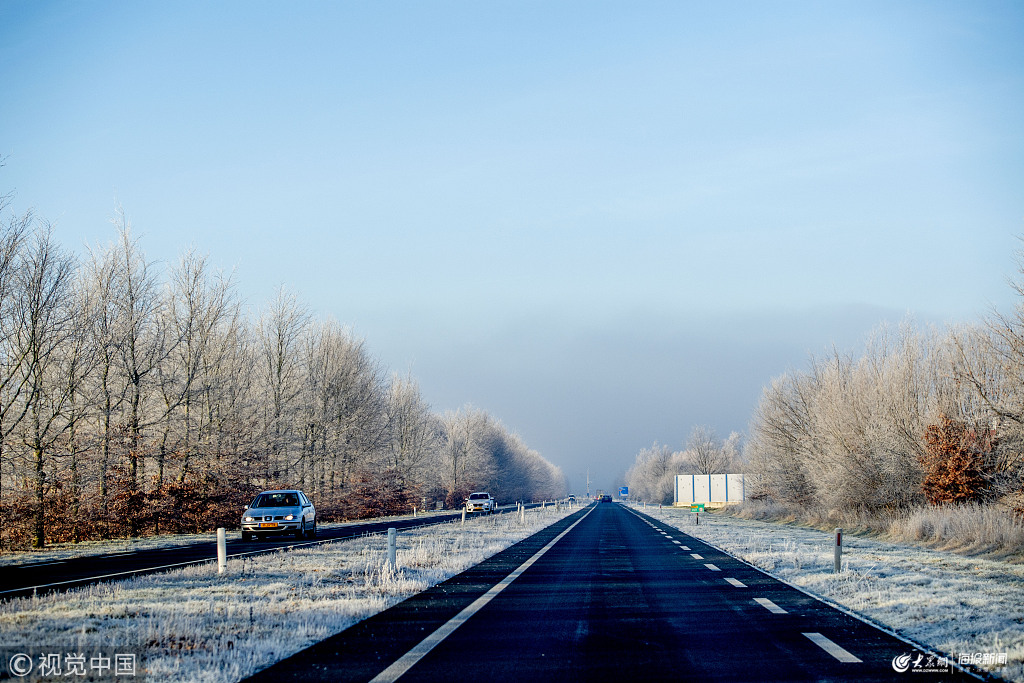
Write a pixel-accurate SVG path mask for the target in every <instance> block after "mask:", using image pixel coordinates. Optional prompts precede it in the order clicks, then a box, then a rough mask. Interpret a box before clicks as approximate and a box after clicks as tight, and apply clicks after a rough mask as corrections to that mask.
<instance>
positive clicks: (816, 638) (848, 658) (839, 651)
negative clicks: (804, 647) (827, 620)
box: [804, 633, 861, 664]
mask: <svg viewBox="0 0 1024 683" xmlns="http://www.w3.org/2000/svg"><path fill="white" fill-rule="evenodd" d="M804 635H805V636H807V637H808V638H810V640H811V642H812V643H814V644H815V645H817V646H818V647H820V648H821V649H822V650H824V651H825V652H827V653H829V654H830V655H832V656H833V657H835V658H836V659H838V660H839V661H840V662H844V663H847V664H854V663H857V662H860V661H861V660H860V659H858V658H857V657H854V656H853V655H851V654H850V653H849V652H847V651H846V650H844V649H843V648H841V647H839V646H838V645H836V644H835V643H833V642H832V641H831V640H829V639H828V638H826V637H825V636H823V635H821V634H820V633H805V634H804Z"/></svg>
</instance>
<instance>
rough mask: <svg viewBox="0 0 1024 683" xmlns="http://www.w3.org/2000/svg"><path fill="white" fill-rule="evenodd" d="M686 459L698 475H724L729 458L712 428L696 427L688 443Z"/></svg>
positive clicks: (691, 432)
mask: <svg viewBox="0 0 1024 683" xmlns="http://www.w3.org/2000/svg"><path fill="white" fill-rule="evenodd" d="M686 458H687V461H688V462H689V463H690V464H691V465H692V467H693V468H694V470H696V473H697V474H724V473H725V472H726V471H727V470H728V467H729V458H728V457H727V456H726V454H725V451H724V450H723V448H722V444H721V442H720V441H719V440H718V437H717V436H716V435H715V432H714V430H713V429H711V427H707V426H703V425H700V426H696V427H694V428H693V429H692V430H691V431H690V438H689V439H688V440H687V442H686Z"/></svg>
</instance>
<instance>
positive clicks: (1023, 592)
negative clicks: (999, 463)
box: [641, 507, 1024, 681]
mask: <svg viewBox="0 0 1024 683" xmlns="http://www.w3.org/2000/svg"><path fill="white" fill-rule="evenodd" d="M641 511H642V512H645V513H647V514H648V515H650V516H652V517H654V518H656V519H659V520H661V521H662V522H663V523H665V524H669V525H671V526H674V527H676V528H677V529H679V530H681V531H683V532H685V533H687V534H690V535H692V536H696V537H697V538H700V539H701V540H703V541H705V542H707V543H710V544H712V545H714V546H716V547H718V548H721V549H722V550H724V551H726V552H728V553H731V554H732V555H735V556H737V557H740V558H742V559H744V560H746V561H747V562H749V563H750V564H752V565H754V566H756V567H758V568H760V569H763V570H765V571H766V572H768V573H769V574H771V575H773V576H775V577H777V578H780V579H782V580H784V581H787V582H788V583H791V584H793V585H795V586H799V587H800V588H802V589H804V590H805V591H808V592H809V593H812V594H814V595H818V596H821V597H824V598H826V599H827V600H830V601H832V602H835V603H837V604H840V605H842V606H844V607H846V608H848V609H850V610H852V611H854V612H857V613H859V614H861V615H863V616H865V617H867V618H869V619H871V620H873V621H876V622H878V623H881V624H884V625H886V626H888V627H889V628H890V629H892V630H893V631H895V632H897V633H899V634H901V635H903V636H905V637H907V638H910V639H911V640H914V641H916V642H919V643H922V644H925V645H928V646H930V647H932V648H934V649H936V650H940V651H942V652H945V653H950V654H953V655H954V657H958V656H959V654H960V653H977V652H980V653H1004V652H1005V653H1006V654H1007V661H1008V664H1007V666H1006V667H1005V668H1002V669H998V670H996V673H997V674H998V675H999V676H1001V677H1003V678H1006V679H1007V680H1013V681H1024V566H1022V565H1020V564H1019V563H1011V562H1006V561H1002V560H995V559H988V558H980V557H964V556H961V555H957V554H954V553H951V552H948V551H943V550H936V549H931V548H922V547H919V546H915V545H911V544H900V543H892V542H888V541H883V540H879V539H877V538H867V537H863V536H852V535H844V537H843V544H844V549H843V571H842V572H841V573H840V574H834V573H833V572H832V569H833V548H834V537H833V534H832V533H830V532H826V531H820V530H818V529H809V528H806V527H799V526H793V525H788V524H779V523H773V522H765V521H761V520H752V519H741V518H738V517H734V516H729V515H723V514H720V513H719V514H714V513H713V514H704V515H701V516H700V525H699V526H697V525H695V524H694V516H693V515H692V514H691V513H690V512H689V510H681V509H671V508H665V509H660V510H659V509H657V508H654V507H647V508H646V509H642V510H641Z"/></svg>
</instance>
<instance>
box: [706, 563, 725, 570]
mask: <svg viewBox="0 0 1024 683" xmlns="http://www.w3.org/2000/svg"><path fill="white" fill-rule="evenodd" d="M704 566H705V567H707V568H708V569H710V570H711V571H713V572H720V571H722V570H721V569H719V568H718V567H716V566H715V565H713V564H705V565H704Z"/></svg>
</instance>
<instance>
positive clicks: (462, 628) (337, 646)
mask: <svg viewBox="0 0 1024 683" xmlns="http://www.w3.org/2000/svg"><path fill="white" fill-rule="evenodd" d="M914 652H916V650H915V648H914V647H913V646H912V645H910V644H908V643H907V642H905V641H903V640H900V639H898V638H896V637H894V636H892V635H890V634H888V633H886V632H884V631H882V630H880V629H877V628H875V627H874V626H871V625H870V624H867V623H865V622H864V621H862V620H860V619H857V618H856V617H853V616H851V615H849V614H845V613H843V612H841V611H839V610H836V609H834V608H832V607H830V606H828V605H826V604H825V603H822V602H820V601H818V600H816V599H814V598H812V597H810V596H808V595H806V594H804V593H803V592H801V591H798V590H796V589H794V588H792V587H790V586H787V585H786V584H783V583H781V582H779V581H777V580H775V579H773V578H771V577H770V576H768V575H766V574H764V573H762V572H760V571H758V570H756V569H754V568H753V567H750V566H749V565H747V564H745V563H743V562H740V561H739V560H736V559H734V558H732V557H730V556H728V555H726V554H724V553H722V552H720V551H718V550H717V549H715V548H713V547H712V546H709V545H707V544H705V543H703V542H701V541H699V540H697V539H695V538H693V537H691V536H687V535H685V534H683V533H681V532H679V531H677V530H675V529H673V528H671V527H663V526H661V525H660V524H659V523H658V522H657V521H656V520H654V519H652V518H649V517H647V516H645V515H642V514H640V513H638V512H634V511H632V510H630V509H628V508H625V507H623V506H621V505H618V504H609V503H601V504H597V505H593V506H591V507H589V508H586V509H585V510H582V511H581V512H578V513H575V514H573V515H571V516H570V517H568V518H566V519H565V520H562V521H561V522H558V523H556V524H554V525H552V526H551V527H549V528H548V529H546V530H545V531H543V532H541V533H539V534H536V535H534V536H532V537H530V538H529V539H526V540H524V541H522V542H520V543H518V544H516V545H515V546H512V547H511V548H509V549H508V550H506V551H504V552H502V553H499V554H498V555H496V556H494V557H492V558H491V559H489V560H487V561H485V562H483V563H481V564H480V565H478V566H477V567H474V568H473V569H470V570H468V571H467V572H464V573H463V574H460V575H458V576H456V577H454V578H452V579H450V580H449V581H446V582H444V583H442V584H439V585H438V586H435V587H434V588H432V589H430V590H428V591H425V592H423V593H420V594H419V595H416V596H414V597H412V598H409V599H408V600H406V601H404V602H402V603H400V604H398V605H396V606H394V607H392V608H391V609H389V610H387V611H385V612H382V613H380V614H378V615H377V616H375V617H372V618H370V619H367V620H366V621H364V622H361V623H359V624H356V625H355V626H353V627H351V628H349V629H348V630H346V631H344V632H342V633H340V634H338V635H336V636H333V637H332V638H329V639H327V640H325V641H323V642H321V643H318V644H317V645H314V646H312V647H310V648H308V649H306V650H303V651H302V652H299V653H297V654H296V655H294V656H292V657H290V658H288V659H286V660H284V661H282V662H279V663H278V664H276V665H274V666H272V667H270V668H268V669H266V670H265V671H263V672H261V673H259V674H257V675H256V676H254V677H253V678H252V679H250V680H253V681H300V680H301V681H320V680H331V681H370V680H375V681H393V680H399V679H400V680H403V681H406V680H407V681H449V682H450V681H452V680H459V679H464V680H472V681H482V682H487V683H491V682H494V683H498V682H500V681H555V680H557V681H584V680H586V681H595V680H596V681H603V680H627V681H632V680H655V679H660V680H672V681H826V680H827V681H898V680H906V677H907V676H911V674H910V673H898V672H897V671H895V670H894V668H893V666H892V661H893V658H894V657H897V656H900V655H903V654H907V653H914ZM914 678H917V677H914ZM940 678H941V679H942V680H951V679H952V680H964V679H969V680H975V679H973V678H971V677H969V676H967V675H966V674H964V673H962V672H953V673H951V674H946V675H943V676H940Z"/></svg>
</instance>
